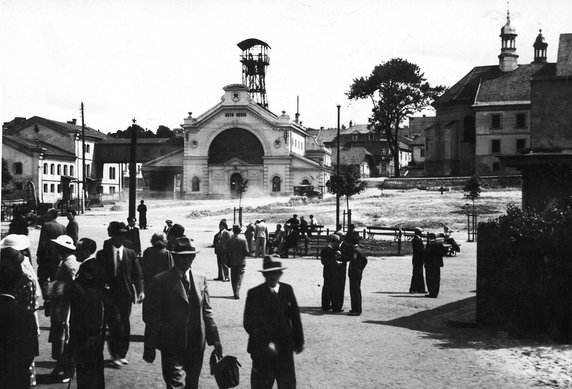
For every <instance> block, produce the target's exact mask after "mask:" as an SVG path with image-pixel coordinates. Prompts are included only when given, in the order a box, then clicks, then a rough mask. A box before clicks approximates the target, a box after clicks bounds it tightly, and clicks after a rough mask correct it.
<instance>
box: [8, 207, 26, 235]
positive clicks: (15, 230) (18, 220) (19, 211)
mask: <svg viewBox="0 0 572 389" xmlns="http://www.w3.org/2000/svg"><path fill="white" fill-rule="evenodd" d="M11 234H16V235H26V236H28V220H27V219H26V213H25V210H24V208H22V207H19V206H17V207H16V208H14V211H13V213H12V221H11V222H10V226H9V227H8V235H11Z"/></svg>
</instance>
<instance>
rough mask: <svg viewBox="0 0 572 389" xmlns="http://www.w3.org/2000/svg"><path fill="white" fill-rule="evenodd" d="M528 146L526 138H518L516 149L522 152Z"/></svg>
mask: <svg viewBox="0 0 572 389" xmlns="http://www.w3.org/2000/svg"><path fill="white" fill-rule="evenodd" d="M525 147H526V139H517V140H516V151H518V152H521V151H522V150H524V148H525Z"/></svg>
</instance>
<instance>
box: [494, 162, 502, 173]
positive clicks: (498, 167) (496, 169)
mask: <svg viewBox="0 0 572 389" xmlns="http://www.w3.org/2000/svg"><path fill="white" fill-rule="evenodd" d="M499 170H500V162H493V172H498V171H499Z"/></svg>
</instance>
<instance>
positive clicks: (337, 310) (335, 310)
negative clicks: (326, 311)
mask: <svg viewBox="0 0 572 389" xmlns="http://www.w3.org/2000/svg"><path fill="white" fill-rule="evenodd" d="M343 311H344V310H343V309H332V312H334V313H340V312H343Z"/></svg>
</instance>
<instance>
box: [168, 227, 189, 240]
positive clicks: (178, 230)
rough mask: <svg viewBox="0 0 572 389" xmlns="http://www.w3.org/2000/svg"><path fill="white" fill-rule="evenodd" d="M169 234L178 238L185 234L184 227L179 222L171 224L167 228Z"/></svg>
mask: <svg viewBox="0 0 572 389" xmlns="http://www.w3.org/2000/svg"><path fill="white" fill-rule="evenodd" d="M169 235H171V236H174V237H175V238H180V237H181V236H183V235H185V227H183V226H182V225H180V224H173V225H172V226H171V229H170V230H169Z"/></svg>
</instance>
